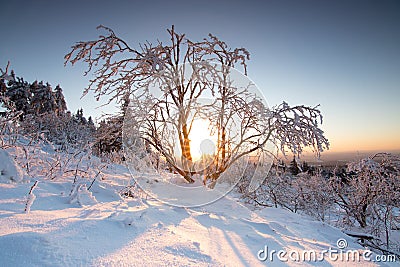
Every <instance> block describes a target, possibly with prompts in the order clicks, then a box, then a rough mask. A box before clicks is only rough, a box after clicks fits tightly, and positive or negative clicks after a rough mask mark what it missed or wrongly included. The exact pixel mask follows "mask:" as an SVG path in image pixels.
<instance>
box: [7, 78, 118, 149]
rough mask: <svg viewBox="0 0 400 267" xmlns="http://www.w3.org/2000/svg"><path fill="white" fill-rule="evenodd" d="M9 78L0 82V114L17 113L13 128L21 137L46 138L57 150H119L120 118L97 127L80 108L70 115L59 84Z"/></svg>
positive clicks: (114, 118)
mask: <svg viewBox="0 0 400 267" xmlns="http://www.w3.org/2000/svg"><path fill="white" fill-rule="evenodd" d="M11 77H12V78H11V79H9V80H8V81H5V80H4V79H1V80H0V94H1V98H0V102H1V107H2V111H1V115H2V116H3V117H5V116H7V115H9V114H10V113H14V114H18V116H17V121H16V123H15V127H17V128H18V132H19V133H21V134H24V135H29V136H37V137H41V138H46V139H47V140H48V141H50V142H52V143H53V144H54V145H57V146H58V148H59V149H63V150H66V149H68V148H71V147H73V148H83V147H85V146H90V147H91V148H92V149H93V151H94V152H95V154H97V155H101V154H106V153H110V152H119V151H120V150H121V147H122V122H123V118H122V117H121V116H115V117H110V118H106V119H103V120H102V121H101V122H100V123H99V126H98V127H96V126H95V124H94V122H93V119H92V117H88V118H86V117H85V116H84V114H83V109H82V108H81V109H78V110H77V111H76V113H74V114H73V113H72V112H71V111H69V110H68V108H67V103H66V100H65V97H64V94H63V90H62V88H61V87H60V85H57V86H56V87H55V89H53V88H52V87H51V85H50V84H49V83H44V82H43V81H41V82H38V81H34V82H32V83H29V82H27V81H25V80H24V79H23V78H21V77H16V76H15V74H14V72H11Z"/></svg>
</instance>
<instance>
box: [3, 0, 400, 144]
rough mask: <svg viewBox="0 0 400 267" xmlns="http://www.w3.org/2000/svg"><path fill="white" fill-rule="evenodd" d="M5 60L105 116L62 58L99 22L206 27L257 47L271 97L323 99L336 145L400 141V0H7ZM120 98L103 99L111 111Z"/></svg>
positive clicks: (130, 30)
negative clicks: (111, 102)
mask: <svg viewBox="0 0 400 267" xmlns="http://www.w3.org/2000/svg"><path fill="white" fill-rule="evenodd" d="M0 23H1V25H2V26H3V27H2V39H1V41H0V67H4V66H5V65H6V64H7V61H8V60H9V61H10V62H11V68H12V69H14V70H15V72H16V74H17V76H21V77H24V78H25V80H27V81H34V80H35V79H38V80H44V81H49V83H50V84H51V85H52V86H53V87H55V86H56V85H57V84H60V85H61V87H62V88H63V89H64V94H65V96H66V99H67V104H68V108H69V109H70V110H72V111H74V112H75V111H76V110H77V109H78V108H81V107H83V109H84V113H85V114H88V115H92V116H94V117H97V116H98V115H99V114H100V112H101V111H100V110H99V109H95V107H96V106H98V105H99V103H98V102H95V100H94V98H93V97H92V96H91V95H88V96H86V97H85V98H83V99H82V100H80V96H81V94H82V90H83V88H84V87H85V86H86V85H87V82H88V78H87V77H83V65H77V66H75V67H71V66H70V65H69V66H67V67H64V65H63V63H64V60H63V57H64V55H65V54H66V53H68V52H69V51H70V47H71V45H73V44H74V43H75V42H77V41H82V40H89V39H94V38H96V37H97V36H98V34H99V33H100V32H99V31H97V30H96V26H98V25H99V24H103V25H106V26H108V27H111V28H113V29H114V30H115V32H116V33H117V34H118V35H119V36H121V37H122V38H123V39H125V40H127V41H128V42H129V43H130V44H131V45H133V46H137V45H138V44H139V43H143V42H144V41H145V40H149V41H152V42H155V41H156V40H157V38H158V39H160V40H161V41H163V40H166V38H168V36H167V33H166V29H167V28H169V27H170V26H171V25H172V24H174V25H175V29H176V31H178V32H181V33H186V35H187V36H188V37H189V38H190V39H193V40H201V39H202V38H204V37H206V35H207V34H208V33H213V34H214V35H217V36H218V37H219V38H220V39H222V40H224V41H226V42H227V43H228V44H229V45H230V46H231V47H245V48H247V49H248V50H249V51H250V53H251V60H250V61H249V67H248V70H249V77H250V78H251V79H252V80H253V81H254V82H255V83H256V84H257V85H258V87H259V88H260V89H261V91H262V92H263V93H264V96H265V98H266V99H267V101H268V103H269V105H270V106H274V105H277V104H279V103H281V102H282V101H286V102H288V103H289V104H291V105H295V104H305V105H311V106H314V105H317V104H320V105H321V106H320V108H321V110H322V112H323V114H324V124H323V125H322V128H323V129H324V130H325V133H326V135H327V137H328V138H329V140H330V142H331V150H332V151H355V150H368V149H380V150H388V149H400V138H399V136H400V123H399V122H400V120H399V117H400V105H399V100H400V1H314V0H307V1H215V2H214V1H169V2H166V1H140V2H136V1H75V0H73V1H45V0H38V1H19V0H16V1H7V2H4V3H2V4H1V11H0ZM111 110H112V108H111V107H110V108H105V109H104V111H105V112H110V111H111Z"/></svg>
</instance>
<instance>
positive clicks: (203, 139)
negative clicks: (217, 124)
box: [189, 119, 217, 161]
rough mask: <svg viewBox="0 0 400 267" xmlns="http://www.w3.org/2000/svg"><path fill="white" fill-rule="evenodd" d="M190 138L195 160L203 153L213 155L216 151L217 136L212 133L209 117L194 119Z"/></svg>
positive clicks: (191, 150)
mask: <svg viewBox="0 0 400 267" xmlns="http://www.w3.org/2000/svg"><path fill="white" fill-rule="evenodd" d="M189 139H190V140H191V142H190V153H191V154H192V158H193V161H197V160H199V159H200V158H201V157H202V156H203V155H213V154H214V153H215V151H216V144H217V137H216V136H215V135H211V128H210V121H209V120H207V119H196V120H194V122H193V125H192V129H191V131H190V134H189Z"/></svg>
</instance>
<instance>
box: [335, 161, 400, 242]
mask: <svg viewBox="0 0 400 267" xmlns="http://www.w3.org/2000/svg"><path fill="white" fill-rule="evenodd" d="M347 171H348V173H349V174H350V175H348V176H346V177H345V178H342V177H337V176H336V177H333V178H332V180H331V186H332V192H333V195H334V200H335V203H336V204H337V205H338V206H339V207H340V208H341V209H342V210H343V211H344V213H343V214H342V217H343V219H345V220H344V221H345V222H347V224H348V225H349V226H359V227H361V228H363V229H364V231H367V232H370V233H372V234H374V235H375V236H382V237H384V238H383V239H384V240H385V243H386V245H387V246H388V247H389V245H390V235H391V233H392V232H393V231H396V230H397V231H398V229H400V223H399V222H400V216H399V214H398V210H399V206H400V180H399V178H400V157H399V156H396V155H393V154H386V153H378V154H376V155H374V156H372V157H368V158H364V159H361V160H358V161H355V162H352V163H350V164H349V166H348V168H347Z"/></svg>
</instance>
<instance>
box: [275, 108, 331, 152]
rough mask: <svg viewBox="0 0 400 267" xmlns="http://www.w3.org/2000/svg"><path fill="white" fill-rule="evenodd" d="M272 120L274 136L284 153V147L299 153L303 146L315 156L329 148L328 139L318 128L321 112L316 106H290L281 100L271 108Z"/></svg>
mask: <svg viewBox="0 0 400 267" xmlns="http://www.w3.org/2000/svg"><path fill="white" fill-rule="evenodd" d="M272 121H273V122H272V124H273V128H274V134H273V135H274V138H275V140H276V142H277V145H279V146H280V150H281V151H282V153H283V154H284V155H285V148H288V149H289V150H290V151H291V152H293V153H294V154H297V155H300V154H301V153H302V152H303V148H304V147H311V148H312V149H313V152H315V153H316V154H317V156H319V155H320V153H321V152H322V151H324V149H328V148H329V142H328V139H327V138H326V137H325V136H324V132H323V131H322V130H321V129H320V128H319V124H322V114H321V112H320V111H319V110H318V106H316V107H307V106H303V105H301V106H294V107H290V106H289V105H288V104H287V103H286V102H283V103H282V104H280V105H278V106H277V107H275V108H274V109H273V110H272Z"/></svg>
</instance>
